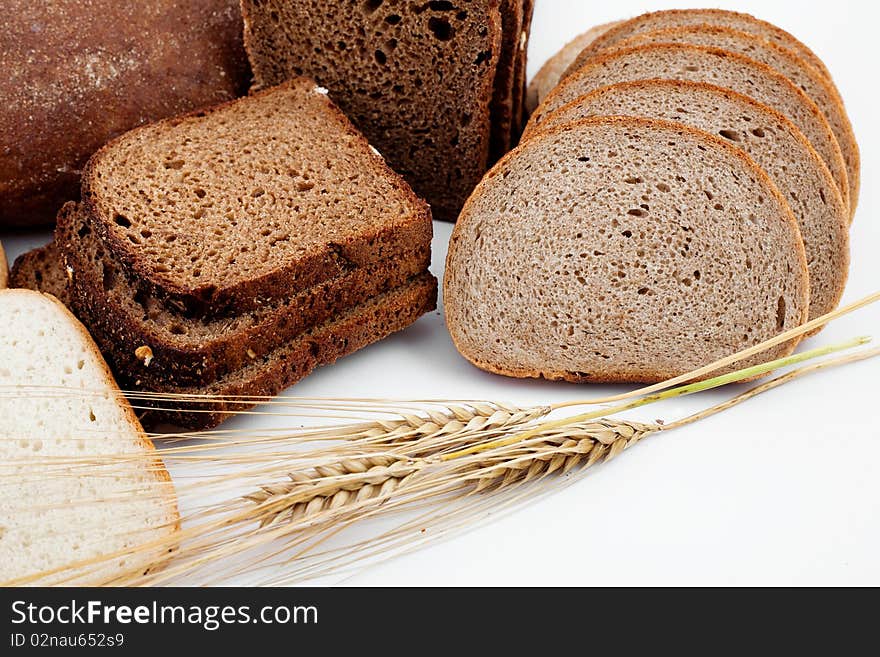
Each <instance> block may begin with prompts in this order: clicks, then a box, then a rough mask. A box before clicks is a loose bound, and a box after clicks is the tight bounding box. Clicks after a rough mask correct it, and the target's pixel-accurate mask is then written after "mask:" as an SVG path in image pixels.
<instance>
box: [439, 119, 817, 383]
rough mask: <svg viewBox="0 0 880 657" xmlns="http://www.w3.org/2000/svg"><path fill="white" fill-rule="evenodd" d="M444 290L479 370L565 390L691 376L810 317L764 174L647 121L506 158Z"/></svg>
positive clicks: (455, 254) (776, 197)
mask: <svg viewBox="0 0 880 657" xmlns="http://www.w3.org/2000/svg"><path fill="white" fill-rule="evenodd" d="M444 294H445V306H446V320H447V324H448V327H449V331H450V333H451V335H452V339H453V341H454V343H455V345H456V347H457V348H458V350H459V351H460V352H461V353H462V355H464V357H465V358H467V359H468V360H470V361H471V362H472V363H474V364H475V365H476V366H478V367H480V368H482V369H485V370H487V371H490V372H495V373H499V374H505V375H508V376H515V377H522V378H525V377H544V378H547V379H564V380H568V381H590V382H615V383H617V382H645V383H652V382H656V381H661V380H665V379H667V378H669V377H673V376H677V375H681V374H686V373H688V372H690V371H693V370H694V369H695V368H698V367H700V366H703V365H706V364H707V363H710V362H713V361H715V360H716V359H718V358H721V357H724V356H727V355H730V354H732V353H735V352H737V351H740V350H741V349H744V348H747V347H751V346H753V345H756V344H758V343H760V342H762V341H764V340H767V339H768V338H771V337H773V336H775V335H778V334H779V333H780V332H782V331H785V330H788V329H791V328H794V327H796V326H799V325H801V324H802V323H803V322H805V321H806V319H807V317H808V312H809V278H808V273H807V264H806V258H805V255H804V247H803V242H802V241H801V236H800V231H799V230H798V227H797V222H796V221H795V219H794V216H793V215H792V213H791V210H790V209H789V207H788V205H787V204H786V202H785V199H783V198H782V195H781V194H780V193H779V191H778V190H777V189H776V188H775V186H774V185H773V183H772V182H771V181H770V179H769V178H768V177H767V175H766V174H765V173H764V172H763V171H762V170H761V169H760V168H759V167H758V166H757V165H756V164H755V163H754V162H753V161H752V160H751V159H750V158H749V157H748V156H747V155H745V154H744V153H743V152H742V151H741V150H739V149H737V148H734V147H733V146H731V145H729V144H728V143H727V142H726V141H725V140H723V139H721V138H720V137H718V138H716V137H713V136H711V135H708V134H706V133H704V132H702V131H699V130H695V129H693V128H690V127H687V126H684V125H681V124H677V123H672V122H668V121H658V120H653V119H643V118H635V117H599V118H592V119H585V120H581V121H577V122H575V123H571V124H568V125H566V126H563V127H561V128H557V129H554V130H549V131H547V132H546V133H542V134H540V135H537V136H535V137H534V139H531V140H530V141H528V142H525V143H523V144H522V145H521V146H520V147H518V148H517V149H515V150H514V151H512V152H511V153H510V154H509V155H508V156H507V157H506V158H504V159H503V160H501V162H499V163H498V165H496V166H495V167H494V168H493V169H492V171H491V172H490V173H489V174H488V175H487V177H486V178H484V179H483V182H482V183H481V184H480V185H479V186H478V187H477V189H476V191H475V193H474V194H473V195H472V196H471V198H470V200H469V201H468V203H467V205H466V206H465V209H464V212H463V213H462V215H461V218H460V220H459V222H458V224H457V225H456V227H455V230H454V232H453V235H452V240H451V243H450V250H449V255H448V259H447V263H446V279H445V283H444ZM794 348H795V343H794V342H789V343H787V344H784V345H780V346H778V347H775V348H773V349H770V350H767V351H766V352H764V353H763V354H760V355H759V356H757V357H754V358H752V359H748V360H746V361H743V362H742V363H741V366H746V365H751V364H755V363H758V362H760V361H766V360H769V359H771V358H777V357H782V356H785V355H787V354H790V353H791V352H792V351H793V350H794Z"/></svg>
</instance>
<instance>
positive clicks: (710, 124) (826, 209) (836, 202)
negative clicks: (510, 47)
mask: <svg viewBox="0 0 880 657" xmlns="http://www.w3.org/2000/svg"><path fill="white" fill-rule="evenodd" d="M591 116H643V117H647V118H653V119H665V120H669V121H676V122H678V123H684V124H686V125H689V126H691V127H693V128H697V129H699V130H704V131H705V132H708V133H710V134H713V135H719V136H721V137H723V138H724V139H726V140H727V141H728V142H729V143H730V144H732V145H733V146H736V147H737V148H739V149H741V150H743V151H744V152H746V153H748V154H749V156H750V157H751V158H752V159H753V160H754V161H755V162H756V163H757V164H758V166H760V167H761V168H762V169H763V170H764V171H766V172H767V174H768V175H769V176H770V178H771V179H772V180H773V182H774V183H775V184H776V187H777V188H778V189H779V191H780V192H782V195H783V196H784V197H785V199H786V200H787V201H788V204H789V205H790V206H791V209H792V210H793V211H794V214H795V217H797V220H798V226H799V227H800V230H801V236H802V237H803V239H804V247H805V250H806V254H807V264H808V266H809V270H810V291H811V296H810V319H815V318H816V317H820V316H822V315H825V314H826V313H829V312H831V311H832V310H834V309H835V308H836V307H837V305H838V304H839V303H840V299H841V297H842V296H843V292H844V288H845V287H846V281H847V277H848V272H849V212H848V211H847V207H846V204H845V203H844V202H843V198H842V197H841V195H840V191H839V190H838V189H837V186H836V185H835V184H834V179H833V178H832V177H831V173H830V172H829V171H828V167H827V166H825V163H824V162H822V159H821V158H820V157H819V156H818V155H817V154H816V151H815V150H813V147H812V146H810V143H809V142H808V141H807V139H806V138H805V137H804V136H803V134H802V133H801V131H800V130H798V129H797V128H796V127H795V126H794V124H793V123H792V122H791V121H789V120H788V119H786V118H785V117H784V116H783V115H782V114H780V113H779V112H777V111H776V110H774V109H771V108H770V107H767V106H766V105H762V104H760V103H758V102H757V101H755V100H753V99H751V98H749V97H748V96H743V95H742V94H738V93H736V92H733V91H730V90H729V89H724V88H722V87H715V86H713V85H710V84H705V83H700V82H684V81H679V80H638V81H636V82H624V83H621V84H615V85H611V86H609V87H603V88H601V89H598V90H596V91H594V92H592V93H589V94H587V95H586V96H581V97H580V98H579V99H577V100H575V101H573V102H571V103H569V104H567V105H565V106H563V107H561V108H560V109H558V110H556V111H555V112H553V113H552V114H550V115H548V116H547V117H546V118H545V119H544V121H542V122H541V126H542V128H541V131H543V130H549V129H552V128H555V127H559V126H562V125H565V124H567V123H571V122H573V121H577V120H579V119H584V118H588V117H591ZM541 131H539V132H538V133H537V134H540V132H541Z"/></svg>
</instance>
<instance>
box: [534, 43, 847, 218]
mask: <svg viewBox="0 0 880 657" xmlns="http://www.w3.org/2000/svg"><path fill="white" fill-rule="evenodd" d="M651 78H661V79H672V80H690V81H693V82H710V83H712V84H715V85H717V86H721V87H726V88H728V89H731V90H733V91H736V92H738V93H741V94H743V95H746V96H749V97H751V98H754V99H755V100H757V101H759V102H761V103H762V104H764V105H768V106H770V107H772V108H773V109H775V110H777V111H779V112H781V113H782V114H784V115H785V116H786V117H787V118H788V119H789V120H791V122H792V123H794V124H795V125H796V126H797V127H798V128H799V129H800V130H801V132H803V133H804V135H805V136H806V137H807V139H808V140H809V141H810V144H812V146H813V148H815V149H816V151H817V152H818V153H819V155H820V156H821V157H822V159H823V160H824V161H825V163H826V164H827V165H828V168H829V169H830V170H831V174H832V175H833V176H834V179H835V181H836V182H837V185H838V188H839V189H840V191H841V194H843V196H844V198H845V200H846V202H847V204H848V207H849V200H850V196H849V194H850V185H849V179H848V175H847V171H846V165H845V162H844V160H843V155H842V153H841V150H840V146H839V145H838V143H837V139H836V138H835V137H834V133H833V132H832V130H831V127H830V126H829V124H828V120H827V119H826V118H825V116H824V115H823V114H822V112H821V111H820V110H819V108H818V107H817V105H816V103H814V102H813V101H812V100H811V99H810V98H809V97H808V96H807V95H806V94H805V93H804V92H803V90H801V89H800V88H798V87H796V86H795V85H794V83H792V82H791V81H790V80H789V79H788V78H786V77H785V76H784V75H782V74H781V73H778V72H776V71H774V70H773V69H771V68H770V67H769V66H767V65H766V64H761V63H760V62H758V61H755V60H753V59H751V58H749V57H746V56H744V55H740V54H738V53H733V52H730V51H728V50H722V49H719V48H709V47H706V46H692V45H687V44H654V45H646V46H638V47H635V48H627V49H625V50H612V51H610V52H607V53H605V52H603V53H602V54H600V55H598V56H596V57H593V58H591V59H590V60H589V61H588V62H587V63H586V64H585V65H584V66H583V67H581V69H580V70H578V72H577V73H575V74H573V75H570V76H568V77H567V78H565V79H564V80H563V81H562V82H561V83H560V84H559V85H558V86H557V87H556V88H555V89H554V90H553V92H552V93H550V94H549V95H548V96H547V98H545V99H544V102H543V103H542V104H541V106H540V107H539V108H538V109H537V110H536V111H535V113H534V114H532V117H531V119H530V121H529V126H528V127H527V131H528V130H529V128H532V127H534V126H537V125H539V124H540V122H541V121H542V120H543V117H544V116H545V115H546V114H547V113H548V112H551V111H553V110H555V109H558V108H560V107H562V106H563V105H565V104H566V103H569V102H571V101H572V100H575V99H576V98H578V97H579V96H582V95H584V94H586V93H590V92H591V91H594V90H596V89H598V88H600V87H603V86H606V85H609V84H616V83H618V82H631V81H633V80H644V79H651Z"/></svg>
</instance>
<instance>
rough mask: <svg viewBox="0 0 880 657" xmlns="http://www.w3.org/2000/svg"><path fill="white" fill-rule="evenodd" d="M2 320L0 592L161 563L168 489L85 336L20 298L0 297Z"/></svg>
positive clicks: (170, 517) (61, 316)
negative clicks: (4, 587) (1, 586)
mask: <svg viewBox="0 0 880 657" xmlns="http://www.w3.org/2000/svg"><path fill="white" fill-rule="evenodd" d="M0 317H3V330H2V331H0V582H2V583H4V584H5V585H17V584H40V585H44V586H46V585H52V584H67V585H76V586H83V585H92V586H95V585H99V584H105V583H112V581H113V580H114V578H115V577H117V576H119V575H121V574H131V573H141V572H144V571H146V570H150V569H152V568H153V567H155V566H157V565H159V564H162V563H164V561H165V560H166V559H167V557H168V553H167V541H168V540H169V538H170V539H171V540H172V541H173V535H174V533H175V532H176V531H177V529H178V525H179V516H178V510H177V496H176V494H175V491H174V486H173V484H172V483H171V479H170V477H169V475H168V472H167V471H166V469H165V467H164V465H163V464H162V462H161V460H160V459H159V458H158V457H157V456H156V452H155V450H154V447H153V444H152V443H151V442H150V440H149V439H148V438H147V436H146V434H145V433H144V431H143V429H142V428H141V425H140V423H139V422H138V420H137V418H136V417H135V415H134V412H133V411H132V409H131V406H129V404H128V402H127V401H126V400H125V398H124V397H123V396H122V393H120V391H119V388H118V387H117V386H116V383H115V382H114V381H113V377H112V376H111V374H110V370H108V369H107V365H106V363H105V362H104V359H103V358H102V357H101V354H100V353H99V352H98V348H97V347H96V346H95V343H94V342H93V341H92V339H91V337H90V336H89V334H88V333H87V332H86V330H85V328H83V326H82V324H80V323H79V322H78V321H77V320H76V318H74V316H73V315H71V314H70V312H68V311H67V309H66V308H65V307H64V306H62V305H61V303H59V302H58V301H56V300H54V299H52V298H51V297H49V296H45V295H42V294H39V293H37V292H33V291H30V290H4V291H3V292H0ZM122 455H125V456H127V457H128V458H127V459H125V460H123V459H119V458H112V457H118V456H122ZM161 544H165V545H166V548H165V549H163V548H161V547H159V545H161ZM154 545H155V546H156V547H155V549H152V547H149V546H154ZM139 546H142V547H140V549H138V548H139Z"/></svg>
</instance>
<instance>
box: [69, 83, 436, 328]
mask: <svg viewBox="0 0 880 657" xmlns="http://www.w3.org/2000/svg"><path fill="white" fill-rule="evenodd" d="M82 197H83V204H84V207H85V211H86V212H87V215H88V217H89V221H90V223H91V226H92V228H93V229H94V230H95V232H96V234H97V235H98V236H99V237H100V238H101V239H102V240H103V241H104V242H105V244H106V246H107V248H108V250H109V252H110V253H111V254H112V256H113V258H114V259H115V260H117V261H118V262H119V264H120V266H121V267H122V268H123V270H124V271H125V272H126V273H127V274H128V275H129V277H130V278H132V279H133V280H134V279H137V280H139V281H142V282H143V284H144V286H145V287H148V288H149V289H150V293H151V294H153V295H155V296H156V297H158V298H162V299H165V300H167V301H168V302H170V303H175V304H179V305H180V306H182V307H183V308H185V309H186V312H188V313H189V314H192V315H202V316H205V315H222V314H227V313H230V312H244V311H247V310H253V309H255V308H258V307H259V306H261V305H263V304H265V303H267V302H268V301H271V300H273V299H280V298H284V297H288V296H290V295H291V294H296V293H299V292H302V291H304V290H307V289H309V288H311V287H313V286H315V285H318V284H320V283H322V282H325V281H328V280H331V279H333V278H335V277H336V276H339V275H340V274H341V273H343V272H344V271H345V270H346V268H348V267H350V266H354V267H360V266H365V265H371V264H375V263H376V262H380V261H382V260H383V258H385V257H386V256H387V255H388V254H396V253H400V252H401V251H404V250H406V249H407V248H408V247H414V246H416V245H419V244H424V243H427V242H428V241H430V238H431V232H432V226H431V214H430V210H429V209H428V206H427V205H426V204H425V203H424V202H423V201H421V200H420V199H419V198H417V197H416V196H415V194H414V193H413V192H412V190H411V189H410V188H409V187H408V186H407V184H406V183H405V182H404V181H403V179H402V178H401V177H400V176H398V175H397V174H396V173H394V172H393V171H392V170H391V169H390V168H389V167H388V165H387V164H385V161H384V160H383V159H382V157H381V156H380V155H378V153H377V152H376V151H375V150H374V149H373V148H372V147H371V146H370V144H369V143H368V142H367V140H366V139H365V138H364V137H363V135H361V134H360V133H359V132H358V131H357V130H356V129H355V128H354V126H353V125H352V124H351V123H350V122H349V121H348V119H347V118H346V117H345V116H344V115H343V114H342V112H340V111H339V109H338V108H337V107H336V106H335V105H333V103H332V102H330V100H329V99H328V97H327V94H326V91H325V90H322V89H321V88H319V87H317V86H316V85H315V83H314V82H312V81H311V80H308V79H305V78H297V79H294V80H291V81H289V82H286V83H284V84H282V85H280V86H278V87H274V88H271V89H266V90H264V91H262V92H259V93H257V94H255V95H253V96H250V97H247V98H241V99H239V100H235V101H233V102H230V103H226V104H223V105H218V106H216V107H213V108H210V109H206V110H203V111H201V112H197V113H194V114H189V115H185V116H182V117H178V118H175V119H170V120H166V121H160V122H158V123H154V124H152V125H149V126H145V127H142V128H138V129H136V130H132V131H131V132H128V133H126V134H124V135H123V136H121V137H119V138H118V139H116V140H114V141H113V142H111V143H110V144H108V145H107V146H105V147H104V148H102V149H101V150H100V151H98V153H96V154H95V155H94V156H93V157H92V158H91V159H90V160H89V163H88V164H87V166H86V168H85V170H84V172H83V188H82Z"/></svg>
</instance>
